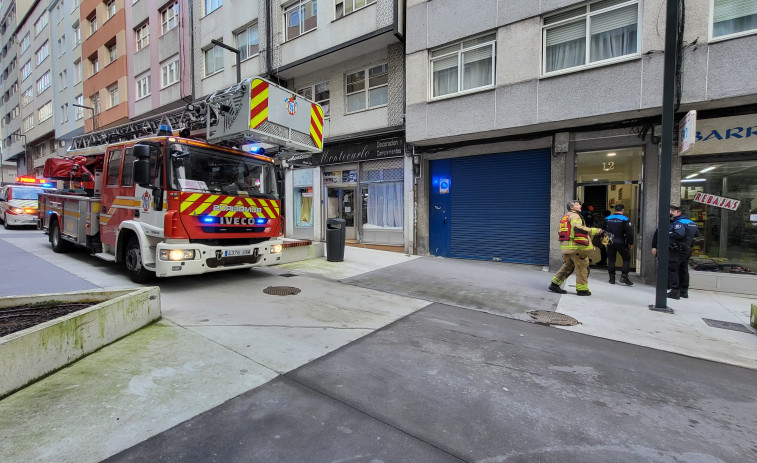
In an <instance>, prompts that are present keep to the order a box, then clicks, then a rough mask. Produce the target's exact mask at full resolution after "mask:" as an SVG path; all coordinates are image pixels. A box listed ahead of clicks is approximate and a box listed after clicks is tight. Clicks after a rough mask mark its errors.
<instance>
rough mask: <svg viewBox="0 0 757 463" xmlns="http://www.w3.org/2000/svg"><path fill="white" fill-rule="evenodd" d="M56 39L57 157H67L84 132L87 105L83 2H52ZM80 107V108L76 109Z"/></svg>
mask: <svg viewBox="0 0 757 463" xmlns="http://www.w3.org/2000/svg"><path fill="white" fill-rule="evenodd" d="M49 11H50V24H51V27H52V29H53V34H52V37H53V39H54V40H52V41H51V44H52V56H53V62H52V66H53V69H52V71H53V72H52V75H53V110H54V117H53V119H54V121H55V140H56V143H55V152H54V153H53V155H54V156H65V154H66V150H67V149H68V148H69V147H70V146H71V140H72V139H73V137H76V136H78V135H81V134H83V133H84V113H85V109H84V108H82V106H86V105H85V103H84V93H83V86H84V84H83V82H84V74H83V64H82V59H81V57H82V55H81V42H82V40H81V18H80V12H79V0H52V1H51V2H50V6H49ZM75 105H78V106H75Z"/></svg>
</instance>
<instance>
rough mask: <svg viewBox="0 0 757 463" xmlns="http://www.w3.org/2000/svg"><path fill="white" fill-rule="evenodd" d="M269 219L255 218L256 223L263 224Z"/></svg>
mask: <svg viewBox="0 0 757 463" xmlns="http://www.w3.org/2000/svg"><path fill="white" fill-rule="evenodd" d="M267 222H268V219H255V225H263V224H264V223H267Z"/></svg>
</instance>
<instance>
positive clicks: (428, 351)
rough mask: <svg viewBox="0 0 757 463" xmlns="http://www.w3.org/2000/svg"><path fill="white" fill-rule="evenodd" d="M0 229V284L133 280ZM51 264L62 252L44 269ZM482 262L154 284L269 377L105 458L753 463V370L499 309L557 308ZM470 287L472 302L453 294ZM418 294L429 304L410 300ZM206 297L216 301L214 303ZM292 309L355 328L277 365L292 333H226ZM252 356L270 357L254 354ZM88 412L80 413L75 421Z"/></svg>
mask: <svg viewBox="0 0 757 463" xmlns="http://www.w3.org/2000/svg"><path fill="white" fill-rule="evenodd" d="M6 233H8V232H6ZM10 233H11V234H12V235H13V236H16V237H17V236H19V234H23V233H30V234H31V233H37V232H35V231H12V232H10ZM30 236H32V235H30ZM5 238H9V240H8V241H6V242H4V239H5ZM10 238H11V236H10V235H7V234H5V233H3V230H0V252H2V255H3V256H5V255H6V251H7V252H10V254H7V255H13V260H14V264H13V265H14V266H15V267H13V268H14V273H13V275H10V274H9V273H8V272H5V271H4V272H3V273H4V275H3V278H2V279H4V280H5V279H10V278H16V277H19V278H21V276H20V275H23V274H24V272H25V269H26V268H27V263H29V264H30V265H32V266H33V265H34V263H35V262H36V263H37V264H39V268H38V269H37V270H38V271H40V270H42V269H43V268H46V269H48V270H47V271H49V272H52V273H54V274H55V275H54V276H52V277H48V276H47V274H44V275H43V274H37V275H36V279H35V280H34V285H35V286H34V288H37V287H44V288H47V287H48V285H50V287H51V288H53V287H54V286H55V285H56V284H57V283H56V282H58V281H67V282H73V283H76V284H81V285H83V286H86V285H87V284H89V285H95V286H102V285H104V284H107V285H119V284H124V285H128V284H129V283H128V280H127V279H126V276H125V275H123V274H121V273H119V269H118V268H117V267H112V266H104V267H102V268H98V267H97V266H98V265H101V264H98V263H97V260H96V259H94V261H93V260H92V258H91V257H89V256H86V255H73V256H65V257H62V256H56V255H52V254H49V253H47V252H46V251H45V249H46V248H44V245H45V244H46V243H42V244H40V245H39V247H37V244H35V242H32V241H30V240H26V241H25V243H24V249H38V250H39V255H36V256H35V255H33V254H32V253H30V252H29V251H24V250H22V249H20V248H16V249H15V250H14V249H13V248H8V246H12V245H10V244H8V243H9V242H12V241H13V240H12V239H10ZM41 239H42V238H41ZM47 246H49V244H47ZM37 259H41V261H37ZM59 259H60V260H59ZM51 262H57V264H56V265H54V267H55V268H51V267H50V265H49V264H50V263H51ZM45 263H47V264H48V265H47V267H45V266H44V265H43V264H45ZM458 264H459V265H458ZM89 265H91V266H92V267H90V266H89ZM442 267H444V268H442ZM32 269H33V267H32ZM73 269H75V270H73ZM30 271H31V270H30ZM72 271H73V272H79V274H78V275H77V274H73V273H72ZM455 271H456V273H457V280H455V279H448V280H449V281H445V289H444V290H443V291H441V290H439V289H438V288H439V286H440V278H442V277H443V276H444V275H451V274H453V273H455ZM494 271H495V270H494V267H492V266H491V265H489V264H487V263H476V262H455V261H446V260H445V261H440V260H436V259H416V260H413V261H409V262H406V263H401V264H397V265H393V266H390V267H386V268H383V269H381V270H379V271H376V272H371V273H368V274H364V275H357V276H354V277H351V278H345V279H342V281H333V280H328V279H325V278H323V277H315V276H308V275H304V274H302V275H299V276H297V277H294V278H281V276H280V274H281V273H282V271H281V270H278V269H276V268H272V269H267V270H265V271H256V272H257V273H255V272H253V273H252V278H251V277H250V275H249V274H243V273H240V272H233V274H229V275H226V276H223V274H216V275H211V276H208V277H207V278H188V279H173V280H165V281H161V282H159V284H160V286H161V289H162V292H163V293H164V294H165V298H164V300H165V301H166V302H165V303H164V306H165V309H166V310H165V312H164V316H165V317H168V319H169V320H171V321H172V322H176V323H178V324H180V325H181V326H184V327H186V329H189V330H194V332H196V333H199V334H201V335H203V336H206V337H207V338H208V339H211V338H212V340H213V342H214V343H217V344H219V345H225V346H230V347H231V348H232V349H234V350H235V351H237V352H240V353H241V354H243V355H245V356H247V357H248V358H254V359H255V361H256V362H257V363H258V364H260V365H263V366H264V367H266V368H268V369H271V370H274V371H276V372H277V373H278V374H274V375H272V376H271V377H272V379H271V380H270V381H267V382H264V383H262V384H261V385H260V386H257V387H254V388H252V389H249V390H247V391H246V392H242V393H241V394H239V395H235V396H233V397H231V398H230V399H229V400H226V401H225V402H223V403H221V404H220V405H218V406H214V407H212V408H210V409H207V410H206V411H204V412H202V413H199V414H197V415H196V416H193V417H190V418H188V419H186V420H182V421H181V422H179V423H177V424H175V425H173V426H171V427H170V428H168V429H166V430H165V431H162V432H159V433H158V434H156V435H154V436H152V437H150V438H148V439H146V440H144V441H143V442H141V443H138V444H136V445H133V446H131V447H130V448H127V449H125V450H121V451H120V452H118V453H116V454H115V455H112V456H110V458H107V459H106V460H105V461H112V462H122V461H140V462H141V461H155V462H272V461H287V462H289V461H312V462H316V461H324V462H346V461H358V462H371V463H373V462H394V461H402V462H405V461H418V462H437V461H439V462H444V461H480V462H609V461H612V462H639V461H645V462H687V463H688V462H694V463H697V462H702V463H703V462H745V461H752V460H754V459H755V458H757V441H755V439H754V429H757V401H756V400H755V388H754V385H755V384H757V371H755V370H750V369H745V368H739V367H734V366H728V365H723V364H718V363H713V362H709V361H704V360H699V359H695V358H690V357H685V356H680V355H676V354H671V353H667V352H661V351H657V350H654V349H649V348H644V347H639V346H634V345H631V344H626V343H619V342H614V341H609V340H604V339H600V338H596V337H591V336H586V335H582V334H578V333H573V332H569V331H564V330H558V329H554V328H549V327H545V326H540V325H535V324H532V323H528V322H526V321H521V320H518V319H517V318H518V317H517V316H516V317H515V318H512V317H511V316H507V317H505V316H502V315H503V314H508V312H512V313H509V315H512V314H513V313H515V312H518V311H522V310H525V309H527V308H538V306H544V305H547V306H549V305H551V304H554V302H555V301H554V300H552V299H550V297H551V295H549V293H546V292H544V291H542V292H540V293H539V295H538V297H536V298H528V297H522V296H518V297H516V296H515V295H513V296H512V298H513V301H512V302H511V303H510V302H509V301H508V296H507V295H504V296H503V293H502V292H496V291H494V290H493V289H492V286H493V285H500V286H502V285H505V286H506V285H507V284H508V278H510V274H511V273H516V274H517V275H519V280H518V285H520V286H525V287H529V285H532V284H533V285H537V284H540V283H539V282H542V283H543V281H542V280H543V275H544V274H543V272H536V271H532V270H529V269H527V268H517V267H516V268H514V269H511V270H508V271H507V272H505V273H502V274H499V275H498V276H497V275H492V272H494ZM58 272H60V274H58ZM97 272H99V273H97ZM508 272H509V273H508ZM529 272H532V273H529ZM248 273H249V272H248ZM25 278H28V277H25ZM274 278H278V280H271V279H274ZM474 279H475V281H476V284H475V285H471V284H470V281H473V280H474ZM284 280H286V281H287V282H289V283H290V284H297V285H298V286H299V287H302V288H303V293H302V294H303V298H300V299H283V300H282V302H276V305H272V306H271V308H270V310H269V311H266V312H265V313H262V312H261V313H254V312H250V311H249V310H248V311H246V312H245V311H244V310H240V311H239V312H233V311H232V309H231V308H232V307H235V306H242V307H246V305H245V304H246V303H247V302H248V300H249V298H250V297H254V294H256V293H254V292H252V291H253V290H252V289H251V290H250V293H240V294H239V295H235V294H236V293H235V292H234V290H233V288H238V287H240V285H243V284H244V285H250V287H251V288H253V287H254V288H255V290H256V289H257V287H258V286H262V285H263V284H267V282H269V281H284ZM403 281H404V282H405V284H404V285H403V284H402V282H403ZM455 281H457V282H455ZM295 282H296V283H295ZM524 282H525V283H524ZM27 283H29V282H28V281H27ZM514 283H515V282H513V281H510V284H512V285H514ZM487 287H488V288H489V289H488V290H487ZM5 291H6V290H5V289H3V293H2V295H5ZM50 291H53V289H50ZM464 291H465V292H467V293H469V294H475V295H476V297H475V298H473V297H471V298H468V297H465V296H464V295H463V296H461V294H463V292H464ZM505 293H506V291H505ZM392 294H400V295H401V296H402V298H391V297H392ZM545 294H546V296H545ZM251 295H252V296H251ZM339 295H341V296H343V297H344V298H346V299H347V300H346V301H341V302H340V304H342V305H343V307H342V309H343V310H340V311H339V312H337V313H336V315H338V316H339V317H344V319H342V320H339V319H336V320H334V319H332V318H333V317H334V316H335V313H329V314H328V316H326V312H325V311H326V310H327V308H328V307H329V306H330V305H332V306H333V305H338V304H337V302H333V301H336V300H337V298H338V296H339ZM416 298H422V299H423V303H422V304H420V305H418V304H416V303H415V302H413V301H416V300H418V299H416ZM471 300H475V302H471V303H468V304H466V303H465V301H471ZM213 301H216V302H218V305H219V306H220V307H217V308H209V307H208V306H209V305H212V304H213ZM220 301H222V303H221V302H220ZM329 301H332V302H329ZM425 301H432V302H431V303H430V304H429V303H427V302H425ZM290 305H297V306H300V307H301V306H303V305H304V306H305V309H304V311H305V312H307V314H308V316H310V317H312V319H311V320H310V321H309V323H310V324H311V325H312V326H308V327H307V329H308V330H312V331H309V332H308V333H313V332H319V331H324V332H326V333H327V334H326V335H325V336H326V338H325V339H328V338H329V337H331V338H332V339H333V338H334V337H335V336H338V335H339V334H340V333H341V332H343V331H344V329H342V330H338V329H336V328H334V324H337V325H338V324H339V323H340V322H344V323H345V324H347V319H348V318H350V317H352V318H354V320H351V321H350V326H359V327H361V328H360V329H361V330H362V331H361V333H362V334H361V333H356V334H357V335H356V336H355V337H354V340H351V341H349V342H346V343H345V345H343V347H341V348H338V349H336V350H331V351H329V353H326V354H325V355H323V356H320V357H319V358H316V359H315V360H309V361H301V362H300V363H299V365H301V366H298V367H297V368H294V369H291V368H287V365H292V364H294V363H286V362H284V360H283V358H284V357H286V356H287V355H291V353H290V350H291V345H292V344H289V345H286V346H285V345H283V344H282V345H280V346H278V345H276V343H277V342H280V341H279V340H278V338H276V337H264V341H265V343H261V344H259V345H256V344H254V341H255V339H254V338H255V336H256V335H257V333H259V332H257V331H256V332H254V333H256V334H255V335H252V334H251V333H253V332H238V330H241V329H243V327H245V326H246V324H249V323H253V322H256V323H260V321H259V320H257V321H256V319H258V318H260V317H273V318H272V321H271V322H270V323H269V325H270V326H269V327H268V328H270V327H275V326H278V324H281V323H284V321H285V320H286V319H287V318H288V317H291V316H292V313H293V312H291V311H292V310H294V307H293V306H290ZM370 305H374V306H382V307H383V306H386V305H394V309H395V310H396V311H397V316H395V317H394V320H396V321H393V322H388V324H387V323H381V322H376V323H375V324H370V323H368V321H367V320H368V319H367V318H360V317H365V314H363V313H362V312H360V311H350V310H349V307H356V306H360V307H363V306H370ZM419 307H422V308H420V309H419ZM542 308H543V307H542ZM386 310H389V309H386ZM402 314H406V315H402ZM245 317H248V318H245ZM230 318H234V321H233V323H232V320H230ZM384 319H387V320H388V318H386V317H385V318H384ZM318 323H322V324H323V326H320V325H318ZM327 325H328V329H327ZM240 327H241V328H240ZM165 329H167V328H165ZM349 329H353V328H349ZM235 330H236V331H235ZM309 336H310V334H308V335H307V336H302V338H303V339H304V338H307V337H309ZM295 338H296V336H294V337H289V338H287V342H289V343H294V342H295V341H297V339H295ZM242 342H247V343H248V345H247V348H248V351H245V350H244V347H245V346H244V345H243V344H240V343H242ZM271 343H273V345H271ZM249 344H252V347H250V345H249ZM262 350H265V351H266V356H265V357H260V358H259V357H254V356H255V355H256V354H258V353H259V351H262ZM303 358H304V357H303ZM311 358H312V357H311ZM197 374H202V372H199V373H197ZM115 393H116V392H114V394H115ZM187 400H191V398H188V399H187ZM2 405H3V403H2V402H0V408H2ZM187 405H188V404H187ZM169 413H170V411H169ZM89 418H90V417H88V416H87V415H86V414H85V415H82V416H80V417H78V420H81V421H82V422H86V421H87V420H88V419H89ZM103 432H106V431H105V430H104V431H103ZM107 432H111V431H107ZM92 454H93V455H94V454H98V455H99V454H100V453H97V452H94V450H93V452H92ZM106 455H107V453H106ZM35 460H36V461H70V460H66V459H62V460H56V459H55V458H53V459H49V460H47V459H39V458H38V459H35Z"/></svg>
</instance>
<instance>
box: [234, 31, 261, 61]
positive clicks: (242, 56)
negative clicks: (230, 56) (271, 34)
mask: <svg viewBox="0 0 757 463" xmlns="http://www.w3.org/2000/svg"><path fill="white" fill-rule="evenodd" d="M235 38H236V42H237V49H238V50H239V60H240V61H243V60H246V59H247V58H249V57H251V56H255V55H257V54H258V50H259V43H258V25H257V24H255V25H252V26H250V27H248V28H247V29H245V30H243V31H242V32H238V33H237V34H235Z"/></svg>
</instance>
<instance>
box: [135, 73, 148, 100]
mask: <svg viewBox="0 0 757 463" xmlns="http://www.w3.org/2000/svg"><path fill="white" fill-rule="evenodd" d="M149 94H150V75H149V74H148V75H146V76H142V77H138V78H137V99H138V100H139V99H141V98H144V97H146V96H147V95H149Z"/></svg>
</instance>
